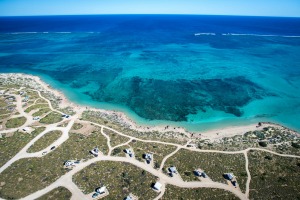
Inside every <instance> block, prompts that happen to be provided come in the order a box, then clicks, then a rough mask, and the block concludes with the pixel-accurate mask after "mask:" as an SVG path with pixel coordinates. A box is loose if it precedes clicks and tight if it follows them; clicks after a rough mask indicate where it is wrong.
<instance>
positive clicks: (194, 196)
mask: <svg viewBox="0 0 300 200" xmlns="http://www.w3.org/2000/svg"><path fill="white" fill-rule="evenodd" d="M167 199H189V200H198V199H201V200H202V199H204V200H206V199H207V200H211V199H222V200H223V199H224V200H237V199H239V198H238V197H236V196H235V195H233V194H232V193H230V192H228V191H225V190H221V189H213V188H193V189H188V188H180V187H176V186H173V185H167V187H166V191H165V194H164V196H163V197H162V200H167Z"/></svg>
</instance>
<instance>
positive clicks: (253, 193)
mask: <svg viewBox="0 0 300 200" xmlns="http://www.w3.org/2000/svg"><path fill="white" fill-rule="evenodd" d="M248 155H249V170H250V173H251V182H250V199H266V198H267V199H299V198H300V176H299V174H300V158H287V157H282V156H277V155H274V154H270V153H267V152H262V151H254V150H251V151H250V152H249V153H248Z"/></svg>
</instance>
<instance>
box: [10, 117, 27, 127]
mask: <svg viewBox="0 0 300 200" xmlns="http://www.w3.org/2000/svg"><path fill="white" fill-rule="evenodd" d="M25 122H26V118H25V117H17V118H11V119H9V120H7V122H6V124H5V127H6V128H18V127H20V126H22V125H23V124H25Z"/></svg>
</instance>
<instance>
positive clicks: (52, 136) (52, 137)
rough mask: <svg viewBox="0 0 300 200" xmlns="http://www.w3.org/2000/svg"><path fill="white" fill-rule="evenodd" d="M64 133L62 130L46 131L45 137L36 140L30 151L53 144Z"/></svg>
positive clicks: (36, 150)
mask: <svg viewBox="0 0 300 200" xmlns="http://www.w3.org/2000/svg"><path fill="white" fill-rule="evenodd" d="M61 135H62V132H61V131H50V132H48V133H46V134H45V135H44V136H43V137H41V138H40V139H39V140H38V141H36V142H35V143H34V144H33V145H32V146H31V147H29V149H28V150H27V152H28V153H33V152H38V151H41V150H43V149H44V148H45V147H48V146H49V145H51V144H52V143H53V142H54V141H56V140H57V139H58V138H59V137H60V136H61Z"/></svg>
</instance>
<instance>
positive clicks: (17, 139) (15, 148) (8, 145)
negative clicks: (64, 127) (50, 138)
mask: <svg viewBox="0 0 300 200" xmlns="http://www.w3.org/2000/svg"><path fill="white" fill-rule="evenodd" d="M44 130H45V128H44V127H39V128H36V129H35V130H34V131H33V132H31V134H28V133H23V132H18V131H16V132H14V134H13V136H11V137H3V138H1V139H0V166H2V165H4V164H5V163H6V162H7V161H9V160H10V159H11V158H12V157H13V156H15V155H16V154H17V153H18V152H19V151H20V150H21V149H22V148H23V147H24V146H25V145H26V144H27V143H28V142H30V141H31V140H32V139H33V138H35V137H36V136H37V135H38V134H40V133H41V132H43V131H44Z"/></svg>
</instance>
